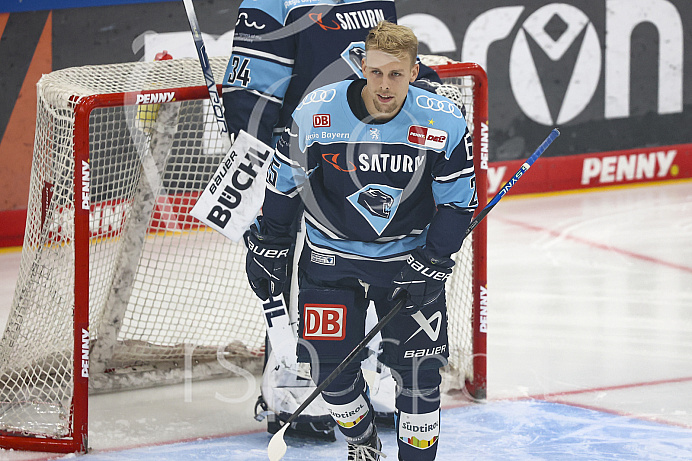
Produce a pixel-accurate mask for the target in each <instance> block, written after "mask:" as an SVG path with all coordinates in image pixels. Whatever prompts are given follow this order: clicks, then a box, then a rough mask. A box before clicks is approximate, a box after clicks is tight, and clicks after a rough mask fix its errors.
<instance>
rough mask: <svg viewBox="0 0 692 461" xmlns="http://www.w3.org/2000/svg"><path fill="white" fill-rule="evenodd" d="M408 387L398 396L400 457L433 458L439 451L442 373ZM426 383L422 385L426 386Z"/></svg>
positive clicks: (417, 460) (412, 459) (410, 460)
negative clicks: (440, 378) (440, 377)
mask: <svg viewBox="0 0 692 461" xmlns="http://www.w3.org/2000/svg"><path fill="white" fill-rule="evenodd" d="M402 378H403V384H404V387H403V389H401V391H400V393H399V395H398V396H397V398H396V407H397V412H396V435H397V444H398V446H399V459H400V460H403V461H433V460H434V459H435V456H436V455H437V440H438V438H439V436H440V388H439V374H437V378H436V379H430V378H435V377H429V378H428V379H426V380H425V381H428V382H421V383H419V386H416V387H415V388H413V386H410V387H409V386H407V384H408V383H407V379H406V378H407V376H406V374H402ZM421 385H422V386H425V387H422V386H421Z"/></svg>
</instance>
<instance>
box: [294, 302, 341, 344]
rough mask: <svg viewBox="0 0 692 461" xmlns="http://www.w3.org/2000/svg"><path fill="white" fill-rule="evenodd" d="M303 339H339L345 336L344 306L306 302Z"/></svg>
mask: <svg viewBox="0 0 692 461" xmlns="http://www.w3.org/2000/svg"><path fill="white" fill-rule="evenodd" d="M303 313H304V314H305V315H304V317H303V319H304V324H305V326H304V328H303V339H321V340H341V339H344V338H345V337H346V306H343V305H340V304H306V305H305V310H304V311H303Z"/></svg>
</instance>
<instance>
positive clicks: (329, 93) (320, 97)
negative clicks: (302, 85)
mask: <svg viewBox="0 0 692 461" xmlns="http://www.w3.org/2000/svg"><path fill="white" fill-rule="evenodd" d="M334 96H336V90H335V89H333V88H332V89H329V90H315V91H313V92H312V93H310V94H309V95H307V96H305V99H303V100H302V101H301V103H300V104H299V105H298V107H296V110H300V109H302V108H303V106H307V105H308V104H312V103H315V102H331V101H332V100H333V99H334Z"/></svg>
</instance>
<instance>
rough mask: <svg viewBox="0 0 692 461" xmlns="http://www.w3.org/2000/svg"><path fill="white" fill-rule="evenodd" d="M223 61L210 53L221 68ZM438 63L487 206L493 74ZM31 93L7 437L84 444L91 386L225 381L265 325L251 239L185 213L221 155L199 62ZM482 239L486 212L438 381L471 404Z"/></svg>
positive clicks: (465, 260)
mask: <svg viewBox="0 0 692 461" xmlns="http://www.w3.org/2000/svg"><path fill="white" fill-rule="evenodd" d="M226 62H227V58H224V57H218V58H212V59H211V64H212V67H213V68H214V73H215V74H216V75H222V74H223V70H224V68H225V65H226ZM431 64H433V63H431ZM434 68H435V69H436V70H437V71H438V73H439V74H440V76H441V77H442V78H443V79H444V80H445V82H447V83H450V84H453V85H455V86H456V87H458V88H459V90H460V92H461V94H462V97H463V102H464V104H465V105H466V108H467V115H468V121H469V126H470V128H471V129H472V135H473V142H474V152H475V154H476V155H475V156H474V157H475V162H476V175H477V178H478V195H479V197H478V198H479V203H480V204H485V203H486V202H487V193H486V186H487V180H486V172H487V152H488V151H487V146H488V142H487V119H488V115H487V78H486V75H485V72H484V71H483V69H481V68H480V67H479V66H477V65H475V64H460V63H455V64H441V65H436V66H435V67H434ZM37 90H38V105H37V127H36V137H35V145H34V156H33V163H32V173H31V185H30V198H29V204H28V216H27V225H26V234H25V238H24V245H23V250H22V260H21V263H20V271H19V277H18V282H17V285H16V288H15V295H14V299H13V303H12V310H11V312H10V316H9V319H8V324H7V326H6V328H5V332H4V335H3V337H2V340H1V341H0V447H3V448H14V449H22V450H36V451H50V452H64V453H68V452H83V451H86V449H87V448H88V446H89V445H88V395H89V392H90V391H91V392H100V391H104V390H112V389H116V390H117V389H119V388H123V387H124V386H131V385H132V384H131V383H133V382H134V383H136V384H135V385H140V384H139V383H140V381H139V380H140V379H141V380H143V381H141V386H147V385H151V382H150V381H146V382H145V381H144V379H145V377H143V376H142V377H140V376H139V375H137V373H138V371H140V370H141V369H142V364H145V368H146V370H147V373H146V375H147V376H146V378H147V379H151V377H152V376H154V378H153V380H154V381H155V382H158V381H157V379H159V378H157V377H156V376H159V375H160V376H161V378H160V379H161V380H162V382H170V380H171V378H170V377H171V376H173V375H175V373H176V372H178V375H179V376H180V378H179V379H180V380H181V381H182V376H183V371H184V370H183V364H189V363H192V362H194V363H195V366H194V368H193V370H192V371H193V374H194V375H195V376H199V377H208V376H216V375H219V376H221V375H227V373H228V369H227V368H225V367H224V366H223V365H224V364H223V361H230V362H233V363H235V364H238V365H241V366H243V367H245V368H247V369H250V370H252V371H253V372H255V373H261V364H262V358H261V357H262V354H263V352H264V323H263V320H262V318H261V313H260V312H259V308H258V304H257V301H256V300H255V297H254V295H253V294H252V292H251V290H250V289H249V287H248V286H247V281H246V278H245V273H244V252H245V248H244V246H243V245H242V244H236V243H233V242H231V241H229V240H227V239H225V238H223V237H222V236H220V235H219V234H217V233H216V232H212V231H210V230H208V229H206V228H205V227H204V226H202V225H201V224H200V223H198V222H197V221H196V220H194V219H193V218H192V217H190V216H189V214H188V211H189V210H190V208H191V207H192V206H193V205H194V203H195V200H196V197H197V196H198V195H199V194H200V193H201V191H202V189H203V188H204V186H205V185H206V183H207V182H208V181H209V179H210V178H211V176H212V174H213V172H214V171H215V169H216V166H217V165H218V163H219V161H220V160H221V159H222V158H223V156H224V154H225V152H223V150H222V149H221V145H222V144H221V142H220V139H219V138H218V131H217V129H216V126H215V120H214V117H213V114H212V113H211V112H210V111H209V108H208V103H207V99H208V90H207V88H206V86H205V84H204V80H203V77H202V75H201V73H200V71H199V63H198V62H197V61H196V60H191V59H181V60H168V61H160V62H151V63H143V62H137V63H127V64H115V65H103V66H85V67H80V68H70V69H64V70H59V71H55V72H52V73H50V74H47V75H45V76H44V77H43V78H42V79H41V81H40V82H39V84H38V85H37ZM486 244H487V243H486V225H485V222H483V223H481V224H480V225H479V226H478V227H477V228H476V229H475V230H474V232H473V233H472V234H471V236H470V238H468V239H467V241H466V242H465V243H464V247H463V248H462V251H460V252H459V253H458V254H457V255H455V259H456V261H457V265H456V267H455V271H454V275H453V277H452V279H451V280H450V281H449V283H448V304H449V324H450V334H449V339H450V365H449V366H448V367H447V369H446V370H445V372H444V376H445V384H444V387H445V388H446V389H447V390H449V389H465V390H466V391H468V393H469V395H470V396H471V397H472V398H476V399H482V398H485V393H486V329H487V327H486V326H487V322H486V308H487V281H486V277H487V276H486ZM228 300H233V303H229V302H228ZM114 370H118V373H114ZM124 371H128V372H130V375H129V377H128V379H125V380H121V381H119V380H118V378H119V376H122V375H123V373H124ZM157 373H158V374H159V375H157ZM133 377H135V378H133ZM127 388H129V387H127Z"/></svg>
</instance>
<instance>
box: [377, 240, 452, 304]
mask: <svg viewBox="0 0 692 461" xmlns="http://www.w3.org/2000/svg"><path fill="white" fill-rule="evenodd" d="M452 266H454V261H452V260H451V259H450V258H442V259H437V258H433V257H431V256H430V255H428V254H427V253H426V251H425V249H423V248H422V247H418V248H416V249H415V250H413V251H412V252H411V254H410V255H409V256H408V259H407V260H406V264H404V266H403V267H402V268H401V271H400V272H399V274H397V276H396V277H394V279H393V280H392V289H391V291H390V292H389V300H390V301H393V300H395V299H397V298H404V299H405V301H404V302H405V304H404V308H403V309H402V310H401V312H403V313H405V314H407V315H413V314H415V313H416V312H417V311H419V310H420V309H422V308H424V307H426V306H428V305H430V304H432V303H434V302H435V301H436V300H437V298H439V297H440V295H441V294H442V291H443V290H444V287H445V282H446V281H447V279H448V278H449V277H450V276H451V275H452Z"/></svg>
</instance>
